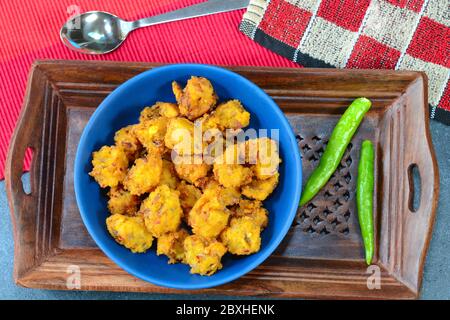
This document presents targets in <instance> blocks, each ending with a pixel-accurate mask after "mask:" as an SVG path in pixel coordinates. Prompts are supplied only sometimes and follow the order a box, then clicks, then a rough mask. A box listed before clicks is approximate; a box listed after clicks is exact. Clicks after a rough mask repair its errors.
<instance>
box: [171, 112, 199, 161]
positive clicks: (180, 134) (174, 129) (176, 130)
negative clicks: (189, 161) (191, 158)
mask: <svg viewBox="0 0 450 320" xmlns="http://www.w3.org/2000/svg"><path fill="white" fill-rule="evenodd" d="M200 138H201V137H200ZM164 142H165V145H166V147H167V148H169V149H173V150H174V151H175V152H176V153H177V154H179V155H190V154H195V153H196V152H195V151H196V150H195V148H196V146H195V145H194V143H195V141H194V124H193V123H192V122H191V121H189V120H188V119H185V118H172V119H170V120H169V122H168V124H167V132H166V135H165V138H164ZM201 152H202V148H201V146H200V149H199V152H198V153H199V154H201Z"/></svg>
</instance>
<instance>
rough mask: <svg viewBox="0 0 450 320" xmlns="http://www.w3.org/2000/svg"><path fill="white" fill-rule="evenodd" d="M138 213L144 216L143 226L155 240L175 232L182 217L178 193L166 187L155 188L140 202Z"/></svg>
mask: <svg viewBox="0 0 450 320" xmlns="http://www.w3.org/2000/svg"><path fill="white" fill-rule="evenodd" d="M139 213H141V214H143V215H144V222H145V226H146V227H147V230H148V231H150V232H151V234H152V235H153V236H154V237H155V238H158V237H160V236H162V235H163V234H164V233H167V232H173V231H176V230H177V229H178V227H179V226H180V223H181V217H182V215H183V212H182V210H181V205H180V199H179V194H178V191H175V190H172V189H170V188H169V187H168V186H166V185H162V186H159V187H157V188H156V189H155V190H154V191H152V192H151V193H150V195H149V196H148V198H147V199H145V200H144V201H143V202H142V204H141V208H140V209H139Z"/></svg>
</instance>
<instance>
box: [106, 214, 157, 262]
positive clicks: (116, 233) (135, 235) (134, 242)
mask: <svg viewBox="0 0 450 320" xmlns="http://www.w3.org/2000/svg"><path fill="white" fill-rule="evenodd" d="M106 226H107V228H108V231H109V233H110V234H111V235H112V236H113V238H114V239H115V240H116V241H117V242H118V243H120V244H121V245H123V246H125V247H126V248H128V249H130V250H131V251H132V252H134V253H141V252H145V251H147V250H148V249H149V248H150V247H151V246H152V242H153V237H152V235H151V233H150V232H148V231H147V229H146V228H145V225H144V219H143V217H142V216H141V215H137V216H132V217H130V216H125V215H121V214H113V215H112V216H109V217H108V218H107V219H106Z"/></svg>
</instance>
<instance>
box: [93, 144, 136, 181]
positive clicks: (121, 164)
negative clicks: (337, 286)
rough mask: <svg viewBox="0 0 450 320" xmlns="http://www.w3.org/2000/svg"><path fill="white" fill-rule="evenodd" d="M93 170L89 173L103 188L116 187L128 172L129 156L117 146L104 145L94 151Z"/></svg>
mask: <svg viewBox="0 0 450 320" xmlns="http://www.w3.org/2000/svg"><path fill="white" fill-rule="evenodd" d="M92 166H93V168H92V171H91V172H90V173H89V175H91V176H92V177H93V178H94V179H95V181H97V183H98V184H99V185H100V187H102V188H106V187H116V186H117V185H118V184H119V183H121V182H122V181H123V180H124V179H125V176H126V174H127V169H128V158H127V155H126V153H125V151H124V150H123V149H122V148H120V147H117V146H111V147H109V146H103V147H101V148H100V150H98V151H95V152H93V153H92Z"/></svg>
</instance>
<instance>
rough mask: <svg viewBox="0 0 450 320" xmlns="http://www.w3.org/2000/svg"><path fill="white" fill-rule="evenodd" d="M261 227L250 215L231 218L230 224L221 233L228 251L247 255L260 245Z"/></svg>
mask: <svg viewBox="0 0 450 320" xmlns="http://www.w3.org/2000/svg"><path fill="white" fill-rule="evenodd" d="M260 233H261V227H260V226H259V225H258V224H257V223H256V222H255V220H253V219H252V218H250V217H247V216H244V217H241V218H232V219H231V221H230V226H229V227H227V228H226V229H225V230H224V232H223V233H222V234H221V237H220V238H221V240H222V242H223V244H224V245H225V246H226V247H227V249H228V251H229V252H230V253H232V254H237V255H249V254H252V253H255V252H258V251H259V248H260V247H261V235H260Z"/></svg>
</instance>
